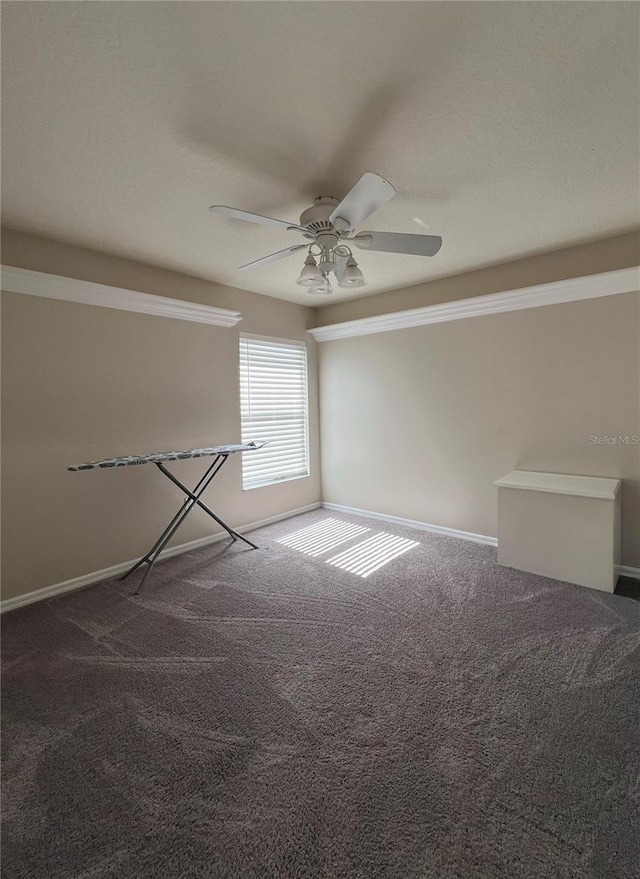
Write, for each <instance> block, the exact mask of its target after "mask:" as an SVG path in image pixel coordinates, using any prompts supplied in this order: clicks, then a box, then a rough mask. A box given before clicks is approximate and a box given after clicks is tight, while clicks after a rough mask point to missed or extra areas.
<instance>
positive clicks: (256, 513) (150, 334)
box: [2, 232, 320, 598]
mask: <svg viewBox="0 0 640 879" xmlns="http://www.w3.org/2000/svg"><path fill="white" fill-rule="evenodd" d="M2 261H3V263H4V264H7V265H14V266H21V267H24V268H30V269H35V270H38V271H44V272H50V273H53V274H60V275H66V276H69V277H76V278H82V279H84V280H89V281H96V282H99V283H103V284H111V285H114V286H121V287H128V288H131V289H135V290H142V291H145V292H149V293H156V294H160V295H166V296H173V297H176V298H184V299H188V300H193V301H199V302H205V303H207V304H210V305H216V306H220V307H227V308H234V309H237V310H240V311H242V312H243V314H244V319H243V320H242V321H241V322H240V323H239V324H238V325H237V326H236V327H233V328H226V327H215V326H206V325H202V324H196V323H191V322H187V321H179V320H172V319H168V318H162V317H152V316H148V315H142V314H134V313H130V312H122V311H116V310H112V309H107V308H96V307H93V306H89V305H78V304H75V303H69V302H61V301H56V300H50V299H40V298H37V297H32V296H25V295H20V294H16V293H3V294H2V362H3V374H2V380H3V381H2V415H3V418H2V427H3V431H2V454H3V458H2V465H3V466H2V514H3V515H2V538H3V540H2V543H3V547H2V548H3V554H2V567H3V592H2V595H3V598H10V597H13V596H16V595H20V594H22V593H25V592H29V591H31V590H34V589H38V588H41V587H44V586H48V585H51V584H54V583H57V582H61V581H64V580H67V579H71V578H73V577H77V576H81V575H83V574H87V573H90V572H92V571H96V570H100V569H102V568H105V567H108V566H110V565H114V564H117V563H120V562H123V561H127V560H128V559H134V558H136V557H137V556H139V555H141V554H142V553H143V552H144V551H145V550H146V549H148V548H149V546H150V545H151V543H153V541H154V540H155V538H156V536H157V535H158V533H159V532H160V531H161V529H162V527H163V526H164V524H165V523H166V521H167V519H168V518H170V516H171V515H172V514H173V512H174V511H175V509H176V508H177V506H179V504H180V502H181V495H180V493H179V492H178V490H177V489H176V488H174V487H173V486H172V485H171V484H170V483H169V481H168V480H166V479H165V478H164V477H163V476H162V475H161V474H160V473H158V472H157V471H156V469H155V468H153V467H149V466H143V467H130V468H123V469H118V470H115V471H112V470H109V471H91V472H85V473H70V472H67V470H66V469H65V468H66V467H67V466H68V465H69V464H73V463H77V462H79V461H84V460H92V459H95V458H101V457H107V456H110V455H118V454H128V453H131V452H138V451H139V452H145V451H153V450H162V449H170V448H180V447H185V446H187V447H188V446H199V445H208V444H211V443H222V442H229V441H233V440H237V439H239V436H240V420H239V390H238V333H239V332H241V331H242V332H254V333H260V334H265V335H273V336H278V337H281V338H282V337H284V338H298V339H300V338H304V339H306V340H307V342H308V346H309V363H310V372H309V374H310V438H311V474H312V475H311V476H310V477H309V478H307V479H300V480H294V481H291V482H287V483H284V484H282V485H279V486H270V487H266V488H260V489H254V490H252V491H248V492H243V491H242V486H241V469H240V460H239V457H236V458H232V459H231V460H230V462H229V463H228V464H227V465H226V467H225V469H224V470H223V471H222V472H221V474H220V476H219V477H218V478H217V479H216V481H215V483H214V484H213V486H212V488H211V490H210V494H209V500H210V503H211V505H212V506H213V507H214V509H216V510H218V511H219V512H220V514H221V515H222V516H223V518H226V519H227V520H228V521H229V522H230V523H232V524H236V525H242V524H244V523H248V522H253V521H256V520H260V519H263V518H267V517H270V516H274V515H277V514H279V513H281V512H285V511H287V510H292V509H296V508H299V507H302V506H306V505H308V504H311V503H314V502H317V501H318V500H319V499H320V473H319V466H320V464H319V447H318V418H317V358H316V346H315V343H314V341H313V339H312V338H311V337H310V336H309V335H308V334H307V333H306V332H305V330H306V328H307V327H308V326H312V325H313V322H314V320H313V312H312V311H311V309H307V308H304V307H302V306H298V305H293V304H290V303H287V302H283V301H281V300H275V299H269V298H267V297H264V296H259V295H257V294H252V293H246V292H244V291H240V290H234V289H232V288H228V287H220V286H218V285H215V284H211V283H208V282H206V281H202V280H199V279H196V278H190V277H186V276H183V275H179V274H176V273H173V272H168V271H163V270H161V269H157V268H153V267H151V266H144V265H141V264H137V263H133V262H129V261H127V260H120V259H116V258H113V257H108V256H105V255H103V254H97V253H93V252H91V251H85V250H82V249H80V248H75V247H68V246H66V245H63V244H59V243H56V242H52V241H46V240H43V239H38V238H35V237H31V236H26V235H21V234H18V233H14V232H6V233H5V234H3V250H2ZM172 466H174V467H175V472H176V473H177V474H178V475H179V476H182V477H184V479H185V480H186V481H187V482H193V481H195V480H196V479H197V478H198V475H199V474H200V473H201V471H202V462H201V461H185V462H180V463H176V464H175V465H172ZM212 525H213V523H212V522H211V520H210V519H209V518H208V517H207V516H206V515H205V514H204V513H201V512H200V511H195V512H194V513H192V514H191V516H190V517H189V519H188V520H187V522H186V523H185V525H184V527H183V528H181V529H180V530H179V531H178V533H177V535H176V537H175V538H174V541H173V543H174V544H175V543H184V542H187V541H190V540H195V539H197V538H200V537H203V536H206V535H208V534H211V533H214V531H215V530H216V529H215V527H212Z"/></svg>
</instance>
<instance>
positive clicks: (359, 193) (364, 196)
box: [329, 171, 396, 232]
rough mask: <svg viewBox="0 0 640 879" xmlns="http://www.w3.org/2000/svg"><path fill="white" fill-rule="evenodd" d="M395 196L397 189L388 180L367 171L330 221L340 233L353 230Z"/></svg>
mask: <svg viewBox="0 0 640 879" xmlns="http://www.w3.org/2000/svg"><path fill="white" fill-rule="evenodd" d="M395 194H396V191H395V189H394V188H393V186H392V185H391V184H390V183H389V182H388V181H387V180H385V179H384V178H383V177H380V175H379V174H372V173H371V171H366V172H365V173H364V174H363V175H362V177H361V178H360V179H359V180H358V182H357V183H356V185H355V186H354V187H353V189H352V190H351V191H350V192H348V193H347V194H346V195H345V197H344V198H343V199H342V201H341V202H340V204H339V205H338V207H337V208H336V209H335V210H334V212H333V213H332V214H331V216H330V217H329V220H330V222H331V223H333V224H334V225H335V226H336V228H337V229H338V230H339V231H340V232H343V231H345V232H346V231H347V230H348V229H351V230H353V229H355V228H356V226H359V225H360V223H362V222H363V220H366V219H367V217H370V216H371V214H372V213H373V212H374V211H377V210H378V208H379V207H382V205H383V204H386V203H387V202H388V201H389V199H390V198H393V196H394V195H395ZM336 220H338V221H339V220H343V221H344V223H340V222H338V223H336ZM345 223H346V225H344V224H345ZM341 226H342V227H343V228H340V227H341Z"/></svg>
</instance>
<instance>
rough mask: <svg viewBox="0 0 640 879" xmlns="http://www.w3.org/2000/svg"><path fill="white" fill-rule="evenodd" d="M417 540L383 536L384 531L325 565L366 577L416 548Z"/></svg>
mask: <svg viewBox="0 0 640 879" xmlns="http://www.w3.org/2000/svg"><path fill="white" fill-rule="evenodd" d="M419 545H420V544H419V542H418V541H417V540H407V539H406V538H405V537H395V536H394V535H393V534H385V532H384V531H382V532H380V533H379V534H374V536H373V537H369V538H368V539H367V540H364V541H363V542H362V543H358V544H356V545H355V546H352V547H350V548H349V549H346V550H344V552H341V553H339V554H338V555H336V556H334V557H333V558H331V559H327V564H329V565H334V566H335V567H337V568H341V569H342V570H343V571H349V572H350V573H351V574H357V575H358V576H359V577H368V576H369V574H373V572H374V571H377V570H378V569H379V568H382V567H383V566H384V565H388V564H389V562H390V561H393V559H397V558H398V556H401V555H404V553H405V552H409V550H410V549H413V548H414V547H416V546H419Z"/></svg>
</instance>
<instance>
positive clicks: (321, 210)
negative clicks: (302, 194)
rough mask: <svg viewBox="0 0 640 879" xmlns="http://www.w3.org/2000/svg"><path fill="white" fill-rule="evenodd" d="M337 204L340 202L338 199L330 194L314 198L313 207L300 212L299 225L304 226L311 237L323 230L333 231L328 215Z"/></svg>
mask: <svg viewBox="0 0 640 879" xmlns="http://www.w3.org/2000/svg"><path fill="white" fill-rule="evenodd" d="M338 204H340V202H339V201H338V199H337V198H332V197H331V196H326V195H325V196H321V197H320V198H316V199H315V201H314V203H313V207H310V208H307V210H306V211H303V213H302V214H300V225H301V226H304V228H305V229H306V230H307V232H308V234H309V236H311V237H313V238H315V237H316V235H320V234H322V233H323V232H333V226H332V224H331V221H330V220H329V217H330V216H331V214H332V213H333V211H334V210H335V208H336V206H337V205H338Z"/></svg>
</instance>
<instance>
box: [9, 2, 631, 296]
mask: <svg viewBox="0 0 640 879" xmlns="http://www.w3.org/2000/svg"><path fill="white" fill-rule="evenodd" d="M638 16H639V7H638V5H637V4H635V3H606V2H605V3H599V2H592V3H560V2H558V3H476V2H471V3H467V2H458V3H376V2H370V3H359V2H356V3H351V2H343V3H332V2H281V3H265V2H231V3H222V2H210V3H209V2H199V3H188V2H160V3H156V2H145V3H135V2H132V3H111V2H104V3H103V2H93V3H57V2H44V3H40V2H29V3H24V2H5V3H3V4H2V18H3V29H2V43H3V45H2V49H3V51H2V74H3V76H2V98H3V106H2V110H3V118H2V122H3V126H2V164H3V188H2V196H3V205H2V207H3V223H4V224H5V225H7V226H9V227H13V228H16V229H21V230H24V231H29V232H33V233H36V234H39V235H45V236H49V237H53V238H57V239H59V240H62V241H68V242H72V243H75V244H79V245H83V246H86V247H90V248H94V249H97V250H101V251H106V252H110V253H114V254H117V255H120V256H124V257H129V258H131V259H137V260H141V261H144V262H150V263H156V264H159V265H162V266H165V267H168V268H173V269H176V270H179V271H183V272H187V273H190V274H194V275H199V276H202V277H205V278H210V279H212V280H215V281H219V282H221V283H225V284H230V285H233V286H237V287H244V288H246V289H249V290H255V291H256V292H258V293H266V294H268V295H271V296H278V297H282V298H284V299H291V300H294V301H298V302H305V303H308V304H309V303H310V304H314V305H317V304H321V303H319V302H318V301H317V300H310V299H309V297H308V294H306V293H305V291H304V290H303V289H302V288H300V287H298V286H296V284H295V279H296V278H297V275H298V271H299V268H300V265H301V264H302V261H303V260H302V258H301V257H300V256H299V255H296V256H294V257H291V258H290V259H289V260H286V261H283V262H281V263H278V264H277V265H273V266H270V267H268V268H266V269H264V270H262V271H260V272H256V273H244V272H238V271H237V266H239V265H241V264H242V263H244V262H248V261H250V260H253V259H257V258H258V257H260V256H264V255H266V254H268V253H271V252H272V251H275V250H279V249H281V248H283V247H286V246H287V245H288V244H290V243H291V244H294V243H298V241H299V238H298V236H296V234H295V233H287V232H286V231H283V232H280V231H278V230H276V229H266V228H262V227H259V226H253V225H249V224H245V223H241V222H239V221H234V220H228V219H223V218H220V217H214V216H213V215H212V214H210V213H209V211H208V210H207V208H208V206H209V205H210V204H212V203H222V204H229V205H233V206H236V207H240V208H243V209H245V210H249V211H253V212H257V213H266V214H269V215H272V216H275V217H280V218H283V219H291V220H294V221H296V220H297V219H298V217H299V214H300V213H301V211H303V210H304V209H305V208H306V207H308V206H309V205H310V204H311V202H312V200H313V198H314V196H316V195H335V196H337V197H341V196H342V195H343V194H344V193H345V192H346V191H347V190H348V189H349V187H350V185H351V184H352V183H353V182H355V180H356V179H357V178H358V177H359V176H360V174H361V173H362V172H363V171H365V170H371V171H376V172H378V173H380V174H382V175H383V176H384V177H386V178H387V179H388V180H390V181H391V182H392V183H393V184H394V185H395V186H396V188H397V189H398V193H399V194H398V196H397V197H396V198H395V199H394V200H393V201H391V202H390V203H389V204H388V205H386V206H385V207H383V208H382V209H381V210H380V211H379V212H378V213H376V214H375V215H374V216H373V217H372V218H371V219H370V220H368V221H367V222H366V224H365V225H366V227H367V228H372V229H379V230H395V231H403V232H421V231H425V230H428V231H431V232H433V233H437V234H441V235H442V236H443V238H444V245H443V247H442V250H441V251H440V253H439V254H438V255H437V256H436V257H434V258H433V259H422V258H420V257H411V256H404V257H403V256H395V255H391V254H373V253H365V252H364V251H359V252H358V254H357V255H358V256H359V259H360V264H361V266H362V269H363V271H364V273H365V275H366V276H367V277H368V279H369V281H370V283H369V286H368V287H365V288H363V289H362V291H359V292H360V295H368V294H370V293H375V292H380V291H383V290H389V289H392V288H395V287H401V286H406V285H410V284H415V283H419V282H421V281H423V280H428V279H429V278H435V277H442V276H444V275H450V274H455V273H457V272H461V271H465V270H468V269H471V268H474V267H477V266H481V265H487V264H490V263H495V262H501V261H504V260H509V259H513V258H516V257H518V256H521V255H524V254H530V253H534V252H537V251H542V250H549V249H554V248H558V247H561V246H563V245H567V244H570V243H575V242H578V241H584V240H589V239H592V238H598V237H604V236H607V235H613V234H616V233H618V232H622V231H626V230H628V229H630V228H633V227H635V226H637V225H639V224H640V216H639V213H638V211H639V196H640V186H639V174H638V155H639V147H640V142H639V136H640V135H639V132H640V125H639V111H638V101H639V90H640V86H639V78H638V73H639V49H638V46H639V40H638ZM353 295H354V294H353V291H349V292H348V293H347V292H345V293H343V292H342V291H341V292H339V293H338V294H337V297H336V298H353ZM333 301H335V299H334V300H333Z"/></svg>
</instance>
